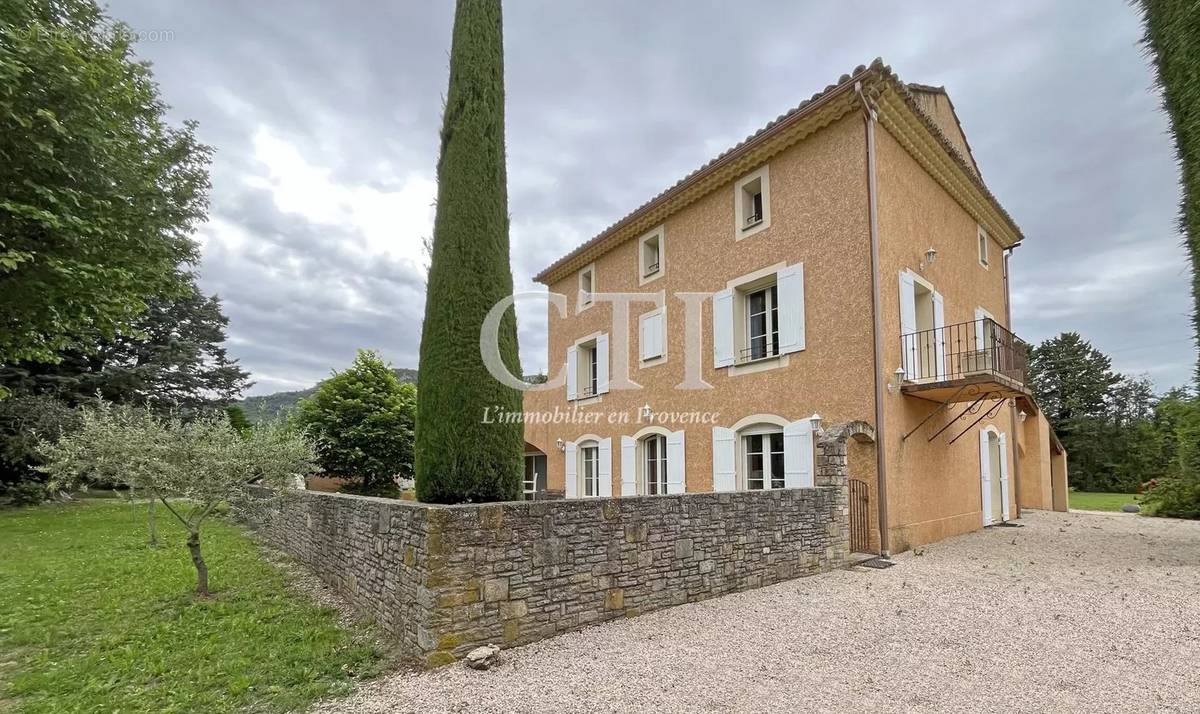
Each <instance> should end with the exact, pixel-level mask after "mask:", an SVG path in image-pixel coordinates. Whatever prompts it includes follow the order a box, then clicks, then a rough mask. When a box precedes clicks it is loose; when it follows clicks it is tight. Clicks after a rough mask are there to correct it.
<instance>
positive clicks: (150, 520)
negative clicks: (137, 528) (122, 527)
mask: <svg viewBox="0 0 1200 714" xmlns="http://www.w3.org/2000/svg"><path fill="white" fill-rule="evenodd" d="M156 505H158V504H157V503H156V502H155V500H154V499H153V498H152V499H150V504H149V506H148V507H147V510H148V513H147V514H146V525H147V526H148V527H149V529H150V547H151V548H157V547H158V516H157V514H156V513H155V511H154V508H155V506H156Z"/></svg>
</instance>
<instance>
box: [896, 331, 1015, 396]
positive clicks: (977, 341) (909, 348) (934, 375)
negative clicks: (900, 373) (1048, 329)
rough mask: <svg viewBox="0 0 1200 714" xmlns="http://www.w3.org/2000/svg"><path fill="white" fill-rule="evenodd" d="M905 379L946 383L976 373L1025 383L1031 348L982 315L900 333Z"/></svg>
mask: <svg viewBox="0 0 1200 714" xmlns="http://www.w3.org/2000/svg"><path fill="white" fill-rule="evenodd" d="M900 350H901V354H902V355H903V357H902V359H903V367H904V372H905V375H904V378H905V380H906V381H908V382H945V381H949V380H955V379H963V378H965V377H974V376H980V375H984V376H1000V377H1004V378H1006V379H1008V380H1011V381H1012V382H1015V383H1016V384H1017V385H1021V386H1024V385H1025V384H1026V382H1027V376H1028V360H1029V351H1028V346H1027V345H1026V343H1025V341H1024V340H1022V339H1021V338H1019V337H1017V336H1016V335H1014V334H1013V333H1011V332H1009V331H1008V330H1007V329H1005V328H1004V327H1002V326H1001V325H999V324H997V323H996V321H995V320H992V319H991V318H981V319H979V320H973V321H971V322H961V323H959V324H957V325H946V326H944V327H935V328H934V329H932V330H921V331H920V332H912V333H909V334H907V335H901V336H900Z"/></svg>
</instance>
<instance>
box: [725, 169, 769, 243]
mask: <svg viewBox="0 0 1200 714" xmlns="http://www.w3.org/2000/svg"><path fill="white" fill-rule="evenodd" d="M734 216H735V220H736V221H737V225H736V226H735V229H736V231H735V232H736V237H737V238H738V239H741V238H745V237H746V236H749V235H753V234H755V233H757V232H759V231H761V230H765V229H766V228H768V227H769V226H770V225H771V180H770V174H769V173H768V171H767V167H766V166H764V167H762V168H761V169H759V170H757V171H755V172H753V173H751V174H749V175H747V176H744V177H742V178H741V179H740V180H739V181H738V182H737V183H736V184H734Z"/></svg>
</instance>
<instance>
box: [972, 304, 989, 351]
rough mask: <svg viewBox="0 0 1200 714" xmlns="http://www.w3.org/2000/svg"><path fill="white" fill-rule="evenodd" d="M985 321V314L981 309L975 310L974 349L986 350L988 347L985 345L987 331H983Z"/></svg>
mask: <svg viewBox="0 0 1200 714" xmlns="http://www.w3.org/2000/svg"><path fill="white" fill-rule="evenodd" d="M986 319H987V313H986V312H984V310H983V308H981V307H977V308H975V349H976V350H980V351H982V350H986V349H987V348H988V347H989V346H990V345H988V344H987V334H986V333H987V330H986V329H984V323H983V321H984V320H986Z"/></svg>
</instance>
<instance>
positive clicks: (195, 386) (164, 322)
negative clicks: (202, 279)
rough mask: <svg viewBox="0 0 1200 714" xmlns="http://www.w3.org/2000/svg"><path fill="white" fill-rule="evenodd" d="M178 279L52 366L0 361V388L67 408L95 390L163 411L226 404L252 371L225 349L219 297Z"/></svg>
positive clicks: (186, 278) (186, 277)
mask: <svg viewBox="0 0 1200 714" xmlns="http://www.w3.org/2000/svg"><path fill="white" fill-rule="evenodd" d="M178 281H179V285H180V292H179V294H176V295H172V296H168V297H158V298H152V299H151V300H150V301H149V302H148V305H147V309H146V311H145V312H143V313H141V314H140V315H138V316H137V317H135V318H134V319H133V321H132V323H131V324H130V325H129V326H127V327H124V328H121V329H120V330H119V332H118V333H117V334H115V335H114V336H112V337H102V338H100V339H98V340H96V341H95V342H94V343H93V344H92V345H91V347H90V349H89V350H88V351H86V352H83V351H76V350H68V351H65V352H62V353H60V354H59V358H58V361H57V362H54V363H40V362H32V361H31V362H19V363H16V364H11V365H8V366H3V365H0V385H2V386H5V387H7V388H8V389H9V390H10V391H12V392H13V393H16V394H22V393H29V394H51V395H54V396H56V397H58V398H59V399H61V400H63V401H64V402H66V403H67V404H70V405H78V404H80V403H84V402H88V401H91V400H94V399H95V398H96V397H97V395H99V396H100V397H101V398H103V399H105V400H106V401H110V402H114V403H118V404H136V405H142V406H148V407H150V408H152V409H154V410H156V411H158V412H160V413H164V414H165V413H168V412H172V411H180V412H183V413H184V414H189V413H194V412H196V411H198V410H201V409H210V408H218V407H223V406H224V405H226V404H228V403H229V402H231V401H233V400H234V399H236V398H237V397H238V396H239V395H240V394H241V392H242V390H243V389H245V388H246V387H248V386H249V385H250V380H249V374H248V373H247V372H246V371H245V370H243V369H242V368H241V367H240V366H239V365H238V363H237V361H236V360H231V359H230V358H229V356H228V354H227V353H226V351H225V347H224V345H223V343H224V342H225V329H226V327H227V326H228V324H229V319H228V318H226V317H225V315H224V314H222V312H221V303H220V300H219V299H218V298H216V297H209V296H206V295H204V294H203V293H202V292H201V291H200V288H199V287H198V286H197V285H196V281H195V277H194V276H193V275H191V274H189V273H180V274H179V275H178Z"/></svg>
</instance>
